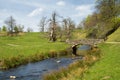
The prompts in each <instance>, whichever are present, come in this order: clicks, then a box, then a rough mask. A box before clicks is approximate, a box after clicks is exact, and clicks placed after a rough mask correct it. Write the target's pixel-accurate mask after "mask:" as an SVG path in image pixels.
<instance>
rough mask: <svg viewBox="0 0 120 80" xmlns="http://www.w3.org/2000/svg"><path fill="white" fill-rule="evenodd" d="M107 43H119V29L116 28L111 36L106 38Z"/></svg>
mask: <svg viewBox="0 0 120 80" xmlns="http://www.w3.org/2000/svg"><path fill="white" fill-rule="evenodd" d="M107 41H116V42H120V28H118V29H117V30H116V31H115V32H114V33H113V34H111V35H110V36H108V40H107Z"/></svg>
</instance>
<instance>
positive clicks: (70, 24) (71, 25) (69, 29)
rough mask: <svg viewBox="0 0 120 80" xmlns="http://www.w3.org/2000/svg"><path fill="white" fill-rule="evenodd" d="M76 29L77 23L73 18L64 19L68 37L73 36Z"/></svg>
mask: <svg viewBox="0 0 120 80" xmlns="http://www.w3.org/2000/svg"><path fill="white" fill-rule="evenodd" d="M74 29H75V23H74V22H73V21H72V20H71V18H67V19H63V30H64V34H65V35H66V39H70V38H71V34H72V31H73V30H74Z"/></svg>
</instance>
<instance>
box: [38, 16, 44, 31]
mask: <svg viewBox="0 0 120 80" xmlns="http://www.w3.org/2000/svg"><path fill="white" fill-rule="evenodd" d="M45 25H46V17H42V18H41V20H40V23H39V25H38V26H39V28H40V32H44V29H45Z"/></svg>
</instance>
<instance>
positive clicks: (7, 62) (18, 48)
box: [0, 32, 69, 69]
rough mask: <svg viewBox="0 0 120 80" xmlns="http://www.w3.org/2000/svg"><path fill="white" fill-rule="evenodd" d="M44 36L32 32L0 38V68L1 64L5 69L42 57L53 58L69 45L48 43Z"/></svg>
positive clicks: (43, 34)
mask: <svg viewBox="0 0 120 80" xmlns="http://www.w3.org/2000/svg"><path fill="white" fill-rule="evenodd" d="M45 35H46V33H35V32H34V33H24V35H22V36H14V37H10V36H3V37H0V66H1V64H2V66H3V67H4V68H5V69H6V68H11V67H15V66H18V65H21V64H24V63H27V62H29V61H31V62H32V61H38V60H41V59H44V57H54V56H55V55H56V53H57V52H60V51H63V50H65V49H66V48H68V46H69V45H68V44H65V43H62V42H49V39H47V38H46V37H45ZM1 61H2V63H1Z"/></svg>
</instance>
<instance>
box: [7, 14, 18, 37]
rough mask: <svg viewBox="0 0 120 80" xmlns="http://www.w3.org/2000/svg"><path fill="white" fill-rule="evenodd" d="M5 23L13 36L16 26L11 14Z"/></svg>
mask: <svg viewBox="0 0 120 80" xmlns="http://www.w3.org/2000/svg"><path fill="white" fill-rule="evenodd" d="M5 24H6V25H7V27H8V33H9V34H11V36H13V32H14V27H15V24H16V22H15V19H14V18H13V17H12V16H10V17H9V18H8V19H7V20H6V21H5Z"/></svg>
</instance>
